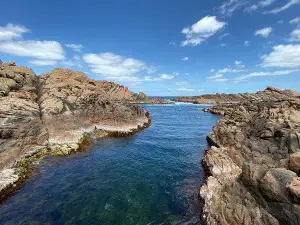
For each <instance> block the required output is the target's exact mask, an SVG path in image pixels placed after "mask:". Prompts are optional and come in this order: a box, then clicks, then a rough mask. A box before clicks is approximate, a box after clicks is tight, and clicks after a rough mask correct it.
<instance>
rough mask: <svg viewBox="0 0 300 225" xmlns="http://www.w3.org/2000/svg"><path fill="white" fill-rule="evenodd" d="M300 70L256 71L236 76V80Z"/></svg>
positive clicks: (279, 74) (285, 73) (286, 73)
mask: <svg viewBox="0 0 300 225" xmlns="http://www.w3.org/2000/svg"><path fill="white" fill-rule="evenodd" d="M299 71H300V70H282V71H273V72H254V73H250V74H245V75H242V76H240V77H237V78H235V81H242V80H246V79H248V78H251V77H263V76H281V75H288V74H292V73H296V72H299Z"/></svg>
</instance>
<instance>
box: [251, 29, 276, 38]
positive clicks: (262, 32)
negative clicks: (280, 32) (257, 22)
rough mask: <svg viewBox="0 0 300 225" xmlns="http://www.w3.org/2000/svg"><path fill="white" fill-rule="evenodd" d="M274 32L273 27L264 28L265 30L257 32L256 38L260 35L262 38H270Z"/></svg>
mask: <svg viewBox="0 0 300 225" xmlns="http://www.w3.org/2000/svg"><path fill="white" fill-rule="evenodd" d="M272 30H273V29H272V27H265V28H263V29H261V30H257V31H255V33H254V35H255V36H258V35H260V36H262V37H264V38H267V37H269V36H270V34H271V32H272Z"/></svg>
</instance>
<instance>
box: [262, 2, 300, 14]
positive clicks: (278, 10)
mask: <svg viewBox="0 0 300 225" xmlns="http://www.w3.org/2000/svg"><path fill="white" fill-rule="evenodd" d="M299 3H300V0H288V2H287V3H286V4H285V5H283V6H281V7H278V8H275V9H272V10H270V11H266V12H264V13H265V14H276V13H280V12H282V11H284V10H287V9H289V8H290V7H292V6H293V5H296V4H299Z"/></svg>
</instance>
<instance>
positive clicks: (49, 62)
mask: <svg viewBox="0 0 300 225" xmlns="http://www.w3.org/2000/svg"><path fill="white" fill-rule="evenodd" d="M29 63H30V64H33V65H35V66H54V65H56V64H57V61H55V60H41V59H35V60H30V61H29Z"/></svg>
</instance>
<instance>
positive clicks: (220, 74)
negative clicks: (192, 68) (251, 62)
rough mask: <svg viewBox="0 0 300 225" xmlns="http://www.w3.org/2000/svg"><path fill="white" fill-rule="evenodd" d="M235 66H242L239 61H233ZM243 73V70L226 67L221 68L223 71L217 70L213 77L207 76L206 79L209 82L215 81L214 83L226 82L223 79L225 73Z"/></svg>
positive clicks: (226, 79)
mask: <svg viewBox="0 0 300 225" xmlns="http://www.w3.org/2000/svg"><path fill="white" fill-rule="evenodd" d="M235 64H236V65H239V66H244V65H243V64H242V62H240V61H235ZM244 71H245V70H243V69H231V68H229V67H227V68H223V69H220V70H218V71H217V72H216V73H215V74H214V75H212V76H209V77H207V78H206V79H207V80H211V81H215V82H226V81H228V80H229V79H228V78H224V74H225V73H240V72H244Z"/></svg>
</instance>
